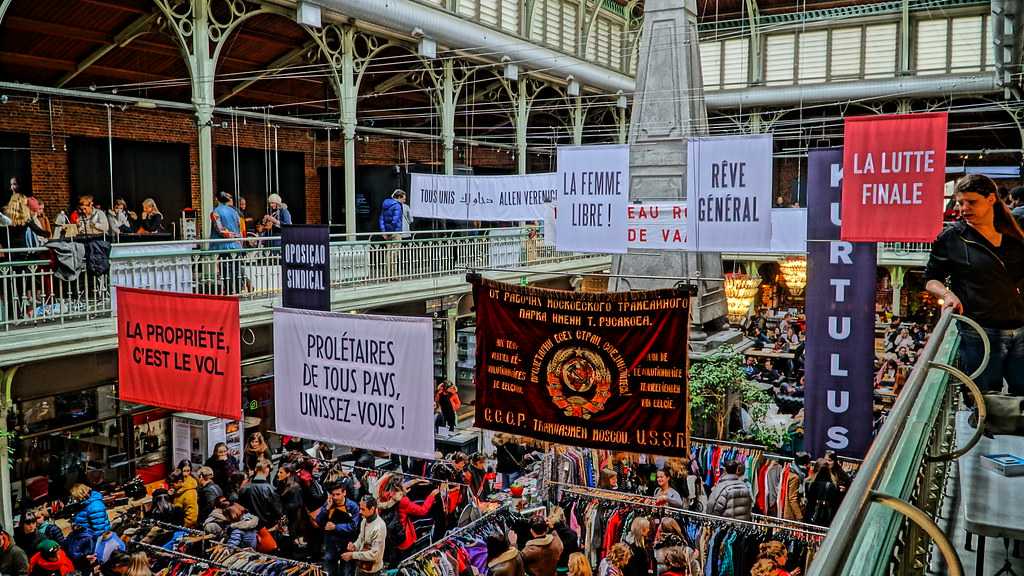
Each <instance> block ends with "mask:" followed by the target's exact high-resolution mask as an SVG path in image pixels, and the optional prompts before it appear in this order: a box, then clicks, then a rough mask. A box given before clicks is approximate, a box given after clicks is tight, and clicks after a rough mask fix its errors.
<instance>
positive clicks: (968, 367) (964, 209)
mask: <svg viewBox="0 0 1024 576" xmlns="http://www.w3.org/2000/svg"><path fill="white" fill-rule="evenodd" d="M954 190H955V194H956V202H957V206H959V207H960V211H961V216H962V219H961V220H960V221H959V222H957V223H956V224H954V225H952V226H950V227H948V228H946V229H945V230H943V231H942V233H941V234H939V237H938V238H937V239H936V240H935V242H934V243H933V244H932V251H931V255H930V257H929V259H928V266H927V268H926V269H925V273H924V276H925V280H927V284H925V288H927V290H928V291H929V292H930V293H932V294H933V295H935V296H936V297H937V298H939V299H941V300H942V303H943V306H944V307H946V308H953V309H954V310H955V311H956V312H960V313H962V314H964V315H965V316H967V317H968V318H971V319H972V320H974V321H975V322H977V323H978V324H980V325H981V326H982V327H983V328H984V329H985V333H986V334H987V335H988V339H989V342H990V343H991V345H992V347H991V356H990V357H989V361H988V366H987V367H986V368H985V371H984V372H982V374H981V375H980V376H979V377H978V378H976V379H975V381H976V382H977V384H978V386H979V387H981V389H982V390H987V391H992V392H999V391H1001V390H1002V387H1003V380H1004V379H1005V380H1006V382H1007V383H1008V384H1009V387H1010V394H1012V395H1015V396H1024V297H1022V295H1021V287H1022V284H1024V233H1022V232H1021V229H1020V226H1019V225H1018V224H1017V222H1016V220H1014V218H1013V216H1012V215H1011V214H1010V210H1009V209H1008V208H1007V207H1006V205H1005V204H1003V202H1002V201H1001V200H1000V199H999V196H998V194H997V193H996V184H995V182H993V181H992V180H991V179H990V178H988V177H986V176H982V175H979V174H969V175H967V176H964V177H963V178H961V179H960V180H958V181H957V183H956V187H955V189H954ZM947 281H948V284H947ZM982 354H983V347H982V342H981V338H980V336H978V334H977V333H976V332H975V331H974V329H973V328H971V327H970V326H968V325H966V324H962V325H961V326H960V361H959V363H960V368H961V369H962V370H964V371H965V372H967V373H968V374H970V373H971V372H973V371H974V370H975V369H977V367H978V366H979V365H980V364H981V359H982Z"/></svg>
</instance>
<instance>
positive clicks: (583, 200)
mask: <svg viewBox="0 0 1024 576" xmlns="http://www.w3.org/2000/svg"><path fill="white" fill-rule="evenodd" d="M558 180H559V186H560V188H559V192H558V200H557V204H558V217H557V219H556V221H555V226H556V228H557V237H556V239H555V246H556V247H557V248H558V249H559V250H564V251H567V252H602V253H613V254H614V253H623V252H625V251H626V206H627V205H628V204H629V146H627V145H604V146H559V147H558Z"/></svg>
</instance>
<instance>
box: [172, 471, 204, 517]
mask: <svg viewBox="0 0 1024 576" xmlns="http://www.w3.org/2000/svg"><path fill="white" fill-rule="evenodd" d="M188 472H191V470H189V469H185V470H183V469H181V468H180V467H179V468H178V469H177V470H175V471H174V472H172V473H171V477H170V478H169V480H168V483H169V484H170V485H171V488H173V489H174V499H173V500H172V501H171V502H172V503H173V504H174V507H175V508H181V510H182V512H184V515H185V527H186V528H195V527H196V525H197V524H198V522H199V490H198V487H199V483H198V482H196V479H195V478H193V477H192V474H189V473H188Z"/></svg>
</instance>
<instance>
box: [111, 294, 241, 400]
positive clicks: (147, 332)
mask: <svg viewBox="0 0 1024 576" xmlns="http://www.w3.org/2000/svg"><path fill="white" fill-rule="evenodd" d="M115 289H116V290H117V377H118V390H119V393H118V396H119V397H120V399H121V400H124V401H128V402H136V403H139V404H146V405H149V406H159V407H161V408H168V409H171V410H183V411H187V412H196V413H199V414H207V415H210V416H218V417H221V418H229V419H231V420H238V419H239V418H240V417H241V414H242V365H241V346H240V345H239V330H238V299H237V298H233V297H224V296H202V295H197V294H179V293H175V292H160V291H157V290H140V289H137V288H122V287H120V286H119V287H117V288H115Z"/></svg>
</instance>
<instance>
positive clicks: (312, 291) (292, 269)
mask: <svg viewBox="0 0 1024 576" xmlns="http://www.w3.org/2000/svg"><path fill="white" fill-rule="evenodd" d="M330 244H331V232H330V228H328V227H327V226H283V227H282V228H281V283H282V286H281V288H282V290H281V304H282V305H283V306H284V307H285V308H302V309H304V310H330V309H331V260H330V255H331V251H330Z"/></svg>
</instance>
